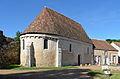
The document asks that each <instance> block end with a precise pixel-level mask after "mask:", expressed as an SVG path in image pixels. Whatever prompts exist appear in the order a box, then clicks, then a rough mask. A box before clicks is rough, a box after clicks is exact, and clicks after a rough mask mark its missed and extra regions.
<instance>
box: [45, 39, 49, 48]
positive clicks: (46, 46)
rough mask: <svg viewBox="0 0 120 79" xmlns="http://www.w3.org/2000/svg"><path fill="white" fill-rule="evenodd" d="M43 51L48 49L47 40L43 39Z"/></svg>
mask: <svg viewBox="0 0 120 79" xmlns="http://www.w3.org/2000/svg"><path fill="white" fill-rule="evenodd" d="M44 49H48V40H47V39H44Z"/></svg>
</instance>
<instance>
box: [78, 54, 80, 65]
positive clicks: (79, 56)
mask: <svg viewBox="0 0 120 79" xmlns="http://www.w3.org/2000/svg"><path fill="white" fill-rule="evenodd" d="M78 65H80V55H78Z"/></svg>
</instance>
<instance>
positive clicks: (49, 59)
mask: <svg viewBox="0 0 120 79" xmlns="http://www.w3.org/2000/svg"><path fill="white" fill-rule="evenodd" d="M20 38H21V56H20V61H21V62H20V63H21V65H23V66H25V64H26V56H27V49H26V47H27V46H28V45H29V44H30V43H33V49H34V50H33V51H34V58H35V66H36V67H55V66H56V51H57V50H56V48H57V40H56V39H51V38H48V37H44V36H43V37H41V36H40V35H37V34H32V35H30V34H26V35H22V36H21V37H20ZM23 39H24V41H25V49H23ZM44 39H48V49H44Z"/></svg>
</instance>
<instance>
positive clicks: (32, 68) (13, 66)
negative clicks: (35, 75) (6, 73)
mask: <svg viewBox="0 0 120 79" xmlns="http://www.w3.org/2000/svg"><path fill="white" fill-rule="evenodd" d="M71 68H77V67H75V66H64V67H21V66H19V65H9V66H4V67H2V68H1V69H19V70H34V69H71Z"/></svg>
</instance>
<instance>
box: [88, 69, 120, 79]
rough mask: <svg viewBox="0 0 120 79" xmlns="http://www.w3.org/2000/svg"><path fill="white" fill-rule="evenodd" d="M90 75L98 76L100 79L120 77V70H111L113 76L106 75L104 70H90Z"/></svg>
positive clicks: (116, 78) (118, 78) (117, 78)
mask: <svg viewBox="0 0 120 79" xmlns="http://www.w3.org/2000/svg"><path fill="white" fill-rule="evenodd" d="M88 75H89V76H93V77H95V78H96V77H97V78H100V79H120V71H111V76H110V77H109V76H107V75H104V72H103V71H99V70H96V71H90V72H89V73H88Z"/></svg>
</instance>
